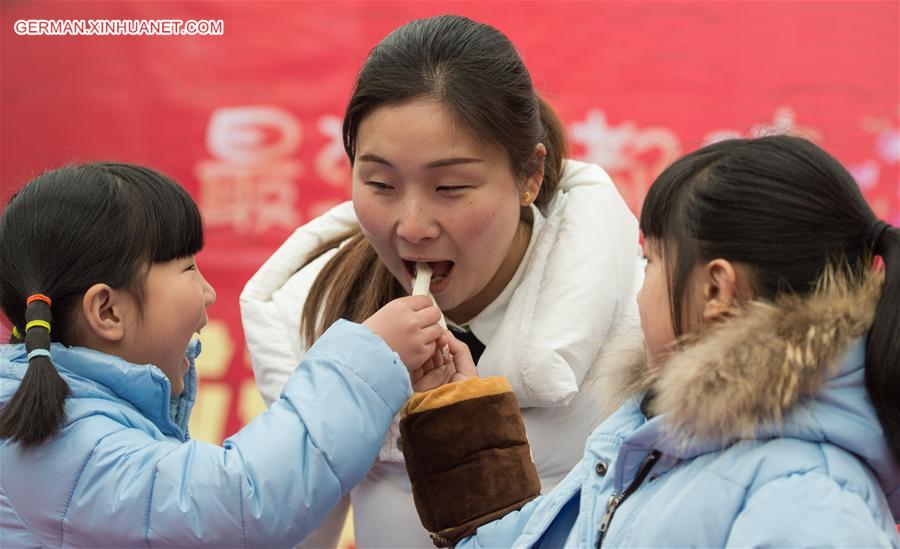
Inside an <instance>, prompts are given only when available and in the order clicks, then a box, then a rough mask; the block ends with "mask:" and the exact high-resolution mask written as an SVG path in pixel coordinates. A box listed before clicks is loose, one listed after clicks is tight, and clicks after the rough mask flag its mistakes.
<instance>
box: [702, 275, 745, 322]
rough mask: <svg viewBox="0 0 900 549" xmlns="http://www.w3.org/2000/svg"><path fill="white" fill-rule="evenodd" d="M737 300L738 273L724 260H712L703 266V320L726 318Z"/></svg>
mask: <svg viewBox="0 0 900 549" xmlns="http://www.w3.org/2000/svg"><path fill="white" fill-rule="evenodd" d="M738 299H739V291H738V273H737V271H736V270H735V267H734V265H732V263H731V262H730V261H728V260H725V259H713V260H712V261H710V262H708V263H707V264H706V265H704V266H703V320H704V321H705V322H710V321H713V320H719V319H721V318H724V317H726V316H728V313H729V311H731V310H732V309H733V308H734V306H735V305H736V304H737V301H738Z"/></svg>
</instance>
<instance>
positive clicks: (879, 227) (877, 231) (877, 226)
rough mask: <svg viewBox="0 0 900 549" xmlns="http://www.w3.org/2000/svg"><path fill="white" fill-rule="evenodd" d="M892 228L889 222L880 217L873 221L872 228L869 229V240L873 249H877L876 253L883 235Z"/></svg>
mask: <svg viewBox="0 0 900 549" xmlns="http://www.w3.org/2000/svg"><path fill="white" fill-rule="evenodd" d="M890 228H891V225H890V224H889V223H885V222H884V221H882V220H880V219H879V220H878V221H876V222H875V223H872V228H871V229H869V242H871V243H872V249H873V250H875V252H876V253H877V252H878V249H879V247H880V246H881V237H882V236H883V235H884V232H885V231H887V230H888V229H890Z"/></svg>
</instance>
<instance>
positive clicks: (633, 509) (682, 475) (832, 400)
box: [459, 284, 900, 548]
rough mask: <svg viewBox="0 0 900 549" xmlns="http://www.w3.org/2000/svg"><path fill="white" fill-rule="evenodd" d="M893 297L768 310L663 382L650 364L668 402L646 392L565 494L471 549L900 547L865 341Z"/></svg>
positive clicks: (759, 308) (552, 496) (761, 308)
mask: <svg viewBox="0 0 900 549" xmlns="http://www.w3.org/2000/svg"><path fill="white" fill-rule="evenodd" d="M879 289H880V286H877V285H875V286H874V287H873V285H872V284H869V285H867V286H866V288H864V290H861V291H860V293H862V294H863V295H859V293H854V292H848V291H847V289H846V288H844V289H843V291H841V290H840V289H837V290H833V291H831V292H823V295H820V296H817V297H816V298H814V299H811V300H809V301H803V302H800V301H797V300H793V301H791V303H789V304H786V305H779V306H772V305H771V304H757V305H756V306H755V308H753V310H752V311H751V312H750V313H748V314H746V315H745V316H743V317H740V318H736V319H734V320H729V321H727V322H725V323H724V324H723V325H722V326H721V327H719V328H717V329H713V330H712V332H713V333H711V334H710V335H709V336H708V337H707V336H705V337H704V338H703V340H701V342H700V343H698V344H695V345H692V346H689V347H687V348H686V349H685V350H682V351H680V352H678V353H676V354H675V355H673V357H672V358H671V359H670V360H669V361H668V362H667V363H666V364H665V365H664V366H662V368H661V369H660V370H656V371H653V370H647V369H646V367H645V366H644V365H640V364H637V365H635V366H634V367H633V368H631V369H632V370H635V371H638V370H640V371H638V375H637V376H635V377H633V383H631V384H630V385H629V387H631V388H632V389H633V388H636V387H637V386H640V387H641V388H642V390H644V391H645V390H647V389H648V388H652V391H653V395H654V396H653V397H652V399H645V398H644V397H643V394H642V393H641V392H637V393H635V392H631V394H633V395H635V396H633V397H631V398H630V399H629V400H627V401H626V403H625V404H624V405H623V406H622V407H621V408H620V409H619V410H618V411H617V412H616V413H614V414H613V415H612V416H611V417H610V418H608V419H607V420H606V421H605V422H604V423H602V424H601V425H600V426H599V427H598V428H597V429H596V430H595V431H594V433H593V434H592V435H591V436H590V437H589V439H588V441H587V445H586V447H585V451H584V455H583V458H582V460H581V462H580V463H579V464H578V465H577V466H576V467H575V468H574V469H573V470H572V471H571V472H570V473H569V475H568V476H567V477H566V478H565V479H564V480H563V481H562V482H561V483H560V484H559V485H557V486H556V488H555V489H554V490H553V491H551V492H550V493H549V494H546V495H543V496H540V497H538V498H537V499H535V500H533V501H531V502H530V503H529V504H527V505H526V506H525V507H523V508H522V509H521V510H520V511H517V512H513V513H510V514H508V515H506V516H505V517H503V518H501V519H499V520H497V521H495V522H492V523H489V524H486V525H484V526H482V527H481V528H479V529H478V530H477V532H476V533H475V535H474V536H472V537H469V538H467V539H465V540H463V541H462V542H461V543H460V544H459V547H552V548H557V547H596V546H598V540H600V537H601V534H600V532H601V530H605V533H604V535H603V540H602V545H603V546H604V547H721V546H736V547H796V546H806V547H809V546H817V547H821V546H833V547H885V546H889V547H890V546H893V547H900V538H898V534H897V531H896V527H895V522H898V521H900V462H898V458H897V456H896V455H894V454H893V453H892V452H891V449H890V447H889V446H888V444H887V441H886V439H885V437H884V433H883V431H882V428H881V425H880V423H879V421H878V417H877V415H876V412H875V410H874V408H873V406H872V404H871V401H870V400H869V397H868V393H867V391H866V389H865V381H864V368H863V366H864V362H865V360H864V355H865V338H864V337H861V334H860V331H863V330H865V329H866V327H867V326H868V325H869V324H870V323H871V321H872V314H873V311H874V303H875V302H877V299H875V298H877V294H878V291H879ZM867 292H868V293H867ZM872 293H874V294H875V295H874V298H873V296H872V295H871V294H872ZM897 360H898V361H900V357H897ZM896 365H898V366H900V362H897V364H896ZM648 372H649V374H648ZM641 376H644V378H643V379H641ZM642 405H643V406H642ZM642 407H643V408H644V409H652V410H653V411H655V412H656V414H655V415H653V416H652V418H651V419H648V417H647V415H645V413H644V412H643V411H642ZM623 495H624V497H623Z"/></svg>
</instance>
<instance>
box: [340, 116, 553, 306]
mask: <svg viewBox="0 0 900 549" xmlns="http://www.w3.org/2000/svg"><path fill="white" fill-rule="evenodd" d="M356 151H357V153H356V158H355V161H354V164H353V204H354V207H355V209H356V214H357V216H358V218H359V223H360V227H361V228H362V231H363V233H364V234H365V236H366V238H367V239H368V241H369V243H370V244H371V245H372V247H373V248H374V249H375V251H376V252H377V253H378V256H379V257H380V258H381V260H382V261H383V262H384V264H385V265H386V266H387V268H388V269H389V270H390V271H391V273H392V274H393V275H394V277H396V278H397V280H399V281H400V283H401V284H402V285H403V287H404V288H405V289H406V290H407V291H410V290H411V288H412V279H413V278H414V276H415V273H414V266H415V263H416V262H428V263H430V264H431V266H432V269H433V270H434V277H433V278H432V284H431V292H432V293H433V295H434V298H435V300H436V301H437V303H438V305H439V306H440V307H441V309H443V310H444V311H445V312H446V313H447V315H448V316H449V317H450V318H452V319H454V320H457V321H466V320H468V319H469V318H471V317H472V316H474V315H475V314H478V312H480V311H481V310H482V309H483V308H484V307H486V306H487V305H488V304H489V303H490V302H491V301H493V299H494V298H495V297H496V296H497V295H499V293H500V291H502V289H503V287H504V286H505V285H506V282H508V280H509V279H510V278H511V277H512V274H513V273H514V272H515V269H516V267H518V264H519V261H520V260H521V258H522V255H523V254H524V252H525V248H527V245H528V238H527V234H528V231H527V229H526V230H525V231H524V234H523V230H522V223H521V221H520V215H521V207H522V205H523V202H522V194H523V192H525V191H528V192H530V193H531V198H532V199H533V198H534V197H535V196H537V193H538V191H539V189H540V181H541V177H542V175H541V174H537V175H535V176H534V177H530V178H528V179H526V180H525V181H519V180H517V179H516V178H515V177H514V175H513V173H512V169H511V167H510V163H509V157H508V155H507V154H506V152H505V151H504V150H503V149H502V148H500V147H499V146H496V145H493V144H490V143H485V142H484V141H482V140H481V139H479V138H478V137H476V136H475V135H473V134H472V133H471V132H470V131H468V130H467V129H466V128H464V127H462V126H460V125H459V123H458V122H457V121H456V120H455V119H454V117H453V116H451V114H450V113H449V112H448V111H447V109H446V108H445V107H444V105H443V104H441V103H440V102H438V101H436V100H432V99H415V100H412V101H408V102H404V103H400V104H396V105H387V106H383V107H380V108H378V109H376V110H374V111H373V112H372V113H370V114H369V115H368V116H367V117H366V118H365V119H363V121H362V123H361V124H360V128H359V132H358V135H357V146H356ZM542 151H543V147H542V146H539V149H538V150H537V151H536V154H541V153H542Z"/></svg>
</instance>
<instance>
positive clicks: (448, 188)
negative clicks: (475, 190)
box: [438, 185, 471, 192]
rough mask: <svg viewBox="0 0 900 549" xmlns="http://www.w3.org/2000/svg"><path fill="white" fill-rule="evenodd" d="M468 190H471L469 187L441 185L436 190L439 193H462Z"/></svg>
mask: <svg viewBox="0 0 900 549" xmlns="http://www.w3.org/2000/svg"><path fill="white" fill-rule="evenodd" d="M469 188H471V185H441V186H440V187H438V190H439V191H450V192H457V191H462V190H464V189H469Z"/></svg>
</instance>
